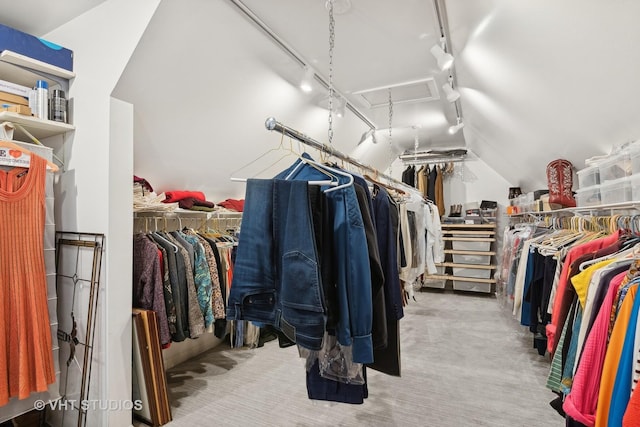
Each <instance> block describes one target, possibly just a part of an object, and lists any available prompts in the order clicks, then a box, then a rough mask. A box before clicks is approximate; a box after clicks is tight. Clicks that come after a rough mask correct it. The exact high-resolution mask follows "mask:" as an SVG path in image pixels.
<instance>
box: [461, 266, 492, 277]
mask: <svg viewBox="0 0 640 427" xmlns="http://www.w3.org/2000/svg"><path fill="white" fill-rule="evenodd" d="M453 275H454V276H456V277H474V278H476V279H488V278H490V277H491V270H489V269H486V268H466V267H465V268H461V267H453Z"/></svg>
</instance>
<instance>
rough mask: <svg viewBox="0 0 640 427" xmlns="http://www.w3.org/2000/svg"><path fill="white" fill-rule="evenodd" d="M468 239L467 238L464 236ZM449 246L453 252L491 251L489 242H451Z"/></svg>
mask: <svg viewBox="0 0 640 427" xmlns="http://www.w3.org/2000/svg"><path fill="white" fill-rule="evenodd" d="M466 237H468V236H466ZM451 246H452V247H453V249H455V250H463V251H489V250H491V242H461V241H459V240H453V241H452V242H451Z"/></svg>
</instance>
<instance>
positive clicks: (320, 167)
mask: <svg viewBox="0 0 640 427" xmlns="http://www.w3.org/2000/svg"><path fill="white" fill-rule="evenodd" d="M303 164H308V165H310V166H312V167H315V168H316V169H318V170H319V171H320V172H322V173H324V174H326V175H328V176H330V177H332V178H336V177H335V175H340V176H342V177H345V178H347V179H348V180H349V182H346V183H344V184H341V185H338V182H337V181H309V184H315V185H331V186H333V187H332V188H328V189H326V190H324V192H325V193H330V192H332V191H336V190H341V189H343V188H347V187H350V186H352V185H353V175H351V174H350V173H347V172H343V171H341V170H339V169H334V168H332V167H329V166H327V165H323V164H322V163H318V162H316V161H315V160H311V159H308V158H306V157H302V156H300V162H299V163H298V164H297V165H296V166H295V167H294V168H293V170H292V171H291V172H289V174H288V175H287V176H286V177H285V179H290V178H291V177H293V176H294V175H295V174H296V173H297V172H298V171H299V170H300V168H301V167H302V165H303ZM333 174H335V175H333ZM336 179H337V178H336Z"/></svg>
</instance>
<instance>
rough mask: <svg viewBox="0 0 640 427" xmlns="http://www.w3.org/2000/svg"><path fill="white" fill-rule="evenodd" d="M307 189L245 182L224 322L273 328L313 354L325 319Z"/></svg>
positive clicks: (288, 183) (296, 185)
mask: <svg viewBox="0 0 640 427" xmlns="http://www.w3.org/2000/svg"><path fill="white" fill-rule="evenodd" d="M307 187H308V184H307V182H305V181H284V180H258V179H250V180H248V181H247V191H246V195H245V205H244V214H243V218H242V227H241V233H240V241H239V244H238V253H237V257H236V263H235V267H234V275H233V282H232V284H231V292H230V293H229V302H228V308H227V318H228V319H231V320H241V319H242V320H251V321H254V322H259V323H266V324H270V325H273V326H274V327H275V328H276V329H278V330H280V331H282V332H283V333H284V334H285V335H286V336H287V337H288V338H289V339H291V340H293V341H295V342H296V343H297V344H299V345H300V346H302V347H304V348H307V349H310V350H319V349H320V348H321V346H322V337H323V335H324V331H325V324H326V316H325V310H324V305H323V297H322V288H321V280H320V270H319V267H318V256H317V251H316V246H315V239H314V230H313V223H312V219H311V212H310V209H309V197H308V192H307V189H308V188H307Z"/></svg>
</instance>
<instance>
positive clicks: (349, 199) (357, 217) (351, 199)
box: [276, 153, 373, 363]
mask: <svg viewBox="0 0 640 427" xmlns="http://www.w3.org/2000/svg"><path fill="white" fill-rule="evenodd" d="M302 156H303V157H304V158H307V159H310V160H313V159H311V157H310V156H309V155H308V154H307V153H304V154H303V155H302ZM299 163H300V160H298V161H296V162H295V163H294V164H293V165H292V166H291V167H289V168H288V169H287V170H285V171H283V172H281V173H280V174H278V175H277V177H276V178H284V177H289V175H293V176H291V177H289V178H290V179H292V180H296V181H302V182H306V181H316V180H327V174H325V173H324V172H322V171H320V170H319V167H315V166H311V165H309V164H304V165H300V164H299ZM292 172H294V173H293V174H292ZM336 175H338V174H336ZM337 179H338V181H339V184H345V183H347V182H348V178H347V177H343V176H341V175H338V176H337ZM323 189H325V187H323ZM325 196H326V197H327V205H328V208H329V214H330V216H331V220H332V227H333V229H332V230H328V231H329V232H331V233H332V234H333V241H332V242H333V248H331V255H332V257H333V263H332V265H333V266H334V268H335V280H336V284H335V286H336V290H337V295H338V305H339V319H338V324H337V328H336V337H337V338H338V342H339V343H340V345H343V346H350V345H352V346H353V361H354V362H355V363H372V362H373V343H372V338H371V325H372V318H373V309H372V295H371V270H370V265H369V252H368V250H367V238H366V235H365V230H364V223H363V220H362V213H361V212H360V208H359V206H358V199H357V196H356V191H355V189H354V186H353V185H350V186H347V187H344V188H341V189H338V190H335V191H331V192H325Z"/></svg>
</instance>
